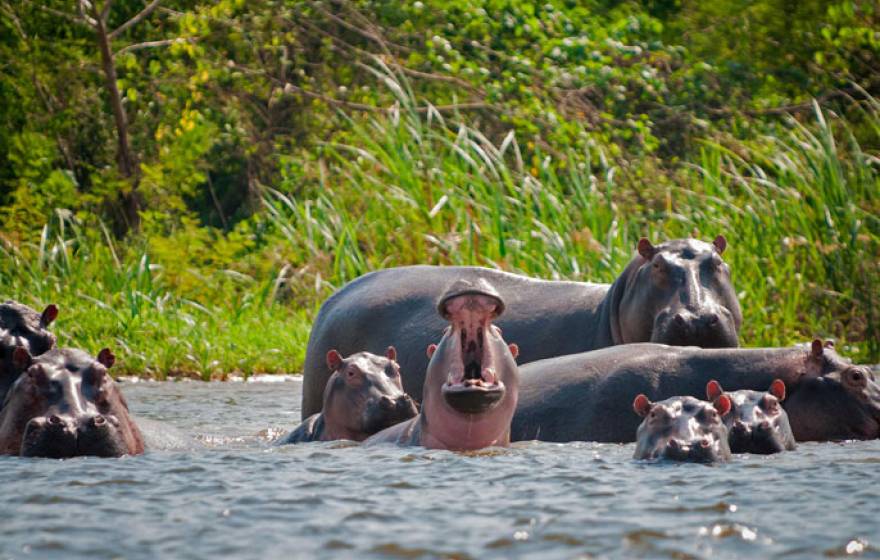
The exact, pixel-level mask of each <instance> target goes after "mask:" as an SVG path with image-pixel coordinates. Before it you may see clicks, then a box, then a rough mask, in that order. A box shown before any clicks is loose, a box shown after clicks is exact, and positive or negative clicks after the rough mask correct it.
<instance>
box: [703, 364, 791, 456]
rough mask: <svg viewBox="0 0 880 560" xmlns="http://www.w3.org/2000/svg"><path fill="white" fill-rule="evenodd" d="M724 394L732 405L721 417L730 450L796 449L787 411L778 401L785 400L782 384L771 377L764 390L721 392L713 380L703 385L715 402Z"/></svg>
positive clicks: (769, 452) (768, 452) (758, 452)
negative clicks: (728, 411) (728, 412)
mask: <svg viewBox="0 0 880 560" xmlns="http://www.w3.org/2000/svg"><path fill="white" fill-rule="evenodd" d="M722 395H724V396H726V397H727V398H728V399H729V400H730V402H731V404H732V408H731V411H730V414H728V415H726V416H725V417H724V424H725V425H726V426H727V432H728V434H729V436H728V442H729V443H730V451H731V452H732V453H753V454H756V455H772V454H773V453H780V452H782V451H794V450H795V449H796V448H797V444H796V443H795V439H794V433H793V432H792V431H791V425H790V424H789V422H788V414H786V412H785V409H784V408H782V405H781V404H780V403H781V402H782V401H783V400H785V383H783V381H782V380H781V379H774V380H773V382H772V383H771V384H770V388H769V389H767V390H766V391H751V390H748V389H742V390H739V391H731V392H727V393H725V392H724V389H722V388H721V384H720V383H718V381H716V380H714V379H713V380H711V381H709V383H708V385H706V397H707V398H708V399H709V400H710V401H716V400H717V399H718V398H719V397H721V396H722Z"/></svg>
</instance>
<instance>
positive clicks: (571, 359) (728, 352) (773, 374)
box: [511, 341, 880, 442]
mask: <svg viewBox="0 0 880 560" xmlns="http://www.w3.org/2000/svg"><path fill="white" fill-rule="evenodd" d="M520 374H521V381H520V397H519V405H518V406H517V411H516V415H515V416H514V419H513V423H512V427H511V438H512V439H513V440H514V441H518V440H532V439H538V440H543V441H556V442H566V441H603V442H631V441H634V440H635V437H636V429H637V427H638V425H639V422H640V419H639V417H638V416H637V415H636V414H634V413H633V410H632V407H631V403H632V402H633V397H634V396H635V395H637V394H639V393H643V394H645V395H646V396H647V398H649V399H650V400H651V401H659V400H663V399H667V398H670V397H673V396H678V395H689V396H694V397H702V396H703V395H705V394H706V386H707V384H708V382H709V381H711V380H713V379H714V380H717V381H718V382H720V384H721V385H722V386H723V387H724V388H725V389H726V390H730V391H735V390H740V389H751V390H760V391H765V390H766V389H767V387H769V386H770V385H771V383H772V382H773V381H774V379H781V380H782V381H783V382H784V383H785V386H786V388H787V390H788V395H787V397H786V400H785V402H784V403H783V406H784V407H785V409H786V411H787V412H788V416H789V421H790V424H791V427H792V430H793V431H794V435H795V438H796V439H797V440H798V441H823V440H839V439H851V438H861V439H873V438H876V437H878V433H880V391H878V386H877V384H876V382H875V381H874V379H873V374H872V373H871V372H870V370H869V369H868V368H867V367H864V366H853V365H852V364H850V363H849V362H848V361H846V360H844V359H843V358H841V357H840V356H838V355H837V353H836V352H834V350H833V349H831V348H829V347H824V346H823V345H822V343H821V342H820V341H814V342H813V344H812V345H802V346H793V347H789V348H754V349H752V348H747V349H739V348H723V349H701V348H696V347H673V346H666V345H661V344H650V343H642V344H630V345H625V346H614V347H611V348H604V349H602V350H595V351H592V352H583V353H580V354H574V355H570V356H561V357H558V358H551V359H547V360H541V361H537V362H532V363H529V364H525V365H523V366H521V367H520Z"/></svg>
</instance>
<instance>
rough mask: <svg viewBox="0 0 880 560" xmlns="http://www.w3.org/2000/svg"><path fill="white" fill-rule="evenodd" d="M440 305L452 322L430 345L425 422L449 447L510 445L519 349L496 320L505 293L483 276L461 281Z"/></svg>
mask: <svg viewBox="0 0 880 560" xmlns="http://www.w3.org/2000/svg"><path fill="white" fill-rule="evenodd" d="M437 309H438V312H439V313H440V315H441V316H442V317H443V318H444V319H446V320H447V321H449V323H450V324H449V326H448V327H447V328H446V330H445V331H444V334H443V338H442V339H441V341H440V343H439V344H438V345H433V344H432V345H430V346H429V347H428V357H429V358H430V362H429V364H428V371H427V375H426V378H425V387H424V390H423V404H422V410H423V421H426V422H427V425H428V429H429V431H430V433H431V434H432V436H433V437H435V438H437V439H439V440H440V442H441V444H442V446H444V447H446V448H448V449H476V448H480V447H486V446H488V445H496V444H506V443H507V442H508V441H509V438H510V422H511V419H512V418H513V412H514V410H515V409H516V402H517V395H518V385H519V371H518V369H517V367H516V361H515V358H516V355H517V354H518V353H519V349H518V348H517V346H516V345H515V344H511V345H508V344H507V343H506V342H505V341H504V339H503V338H502V337H501V329H499V328H498V327H496V326H495V325H493V324H492V321H493V320H494V319H495V318H496V317H498V316H499V315H500V314H501V313H502V312H503V311H504V302H503V301H502V299H501V296H499V295H498V292H497V291H496V290H495V288H494V287H493V286H491V285H490V284H489V283H488V282H486V281H485V280H484V279H480V280H479V281H478V282H476V283H472V282H468V281H464V280H460V281H457V282H455V283H453V284H452V286H450V288H449V289H448V290H447V291H446V292H445V293H444V295H443V296H442V297H441V298H440V301H439V303H438V306H437Z"/></svg>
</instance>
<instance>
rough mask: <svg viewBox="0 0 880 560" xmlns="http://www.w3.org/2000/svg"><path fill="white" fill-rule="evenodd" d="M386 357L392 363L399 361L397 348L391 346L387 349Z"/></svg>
mask: <svg viewBox="0 0 880 560" xmlns="http://www.w3.org/2000/svg"><path fill="white" fill-rule="evenodd" d="M385 357H386V358H388V359H389V360H391V361H392V362H396V361H397V348H395V347H394V346H389V347H388V348H386V349H385Z"/></svg>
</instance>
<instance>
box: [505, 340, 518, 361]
mask: <svg viewBox="0 0 880 560" xmlns="http://www.w3.org/2000/svg"><path fill="white" fill-rule="evenodd" d="M507 348H508V349H509V350H510V354H511V355H512V356H513V359H514V360H515V359H516V358H517V357H518V356H519V345H517V344H514V343H513V342H511V343H510V344H508V345H507Z"/></svg>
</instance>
